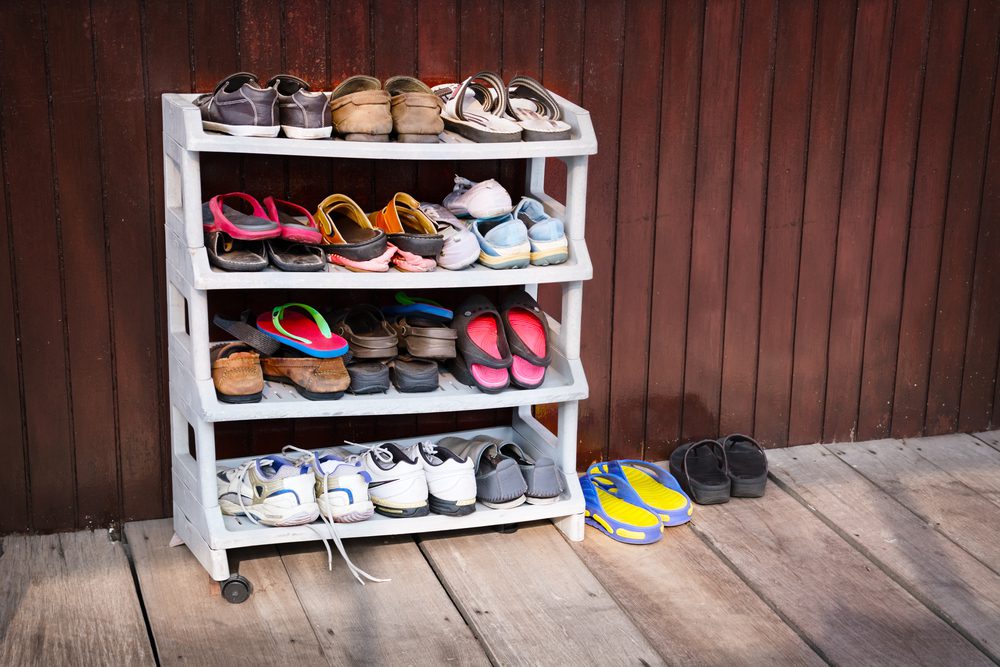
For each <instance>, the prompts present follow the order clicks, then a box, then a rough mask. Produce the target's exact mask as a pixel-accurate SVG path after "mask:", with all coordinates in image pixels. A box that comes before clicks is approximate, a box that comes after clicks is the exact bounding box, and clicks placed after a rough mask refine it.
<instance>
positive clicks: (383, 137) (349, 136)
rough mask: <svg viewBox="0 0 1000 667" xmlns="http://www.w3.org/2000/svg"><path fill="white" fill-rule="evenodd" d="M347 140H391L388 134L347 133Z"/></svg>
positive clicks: (378, 141) (345, 136)
mask: <svg viewBox="0 0 1000 667" xmlns="http://www.w3.org/2000/svg"><path fill="white" fill-rule="evenodd" d="M344 139H345V140H347V141H368V142H372V143H385V142H387V141H389V135H388V134H345V135H344Z"/></svg>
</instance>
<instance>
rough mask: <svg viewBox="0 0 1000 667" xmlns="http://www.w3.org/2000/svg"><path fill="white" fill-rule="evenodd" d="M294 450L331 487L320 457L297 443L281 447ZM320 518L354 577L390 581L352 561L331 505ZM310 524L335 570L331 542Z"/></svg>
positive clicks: (324, 484) (362, 580) (327, 564)
mask: <svg viewBox="0 0 1000 667" xmlns="http://www.w3.org/2000/svg"><path fill="white" fill-rule="evenodd" d="M293 451H294V452H299V453H300V454H303V455H304V456H302V457H300V458H299V460H298V462H301V461H302V459H303V458H304V459H307V460H311V463H310V464H309V465H310V468H312V469H314V470H318V471H319V472H321V473H322V474H323V491H324V492H326V490H327V489H328V488H329V484H330V473H329V472H326V471H325V470H323V468H322V466H320V464H319V458H318V457H317V456H316V454H315V453H314V452H310V451H309V450H306V449H300V448H299V447H296V446H295V445H285V446H284V447H282V448H281V452H282V453H283V454H285V453H289V452H293ZM298 462H297V463H298ZM319 518H320V520H322V521H323V523H325V524H326V526H327V528H329V529H330V537H332V538H333V543H334V544H335V545H336V547H337V551H339V552H340V556H341V558H343V559H344V562H345V563H347V568H348V569H349V570H350V571H351V574H353V575H354V578H355V579H357V580H358V581H359V582H360V583H361V585H362V586H364V585H365V581H364V579H362V577H364V578H365V579H368V580H369V581H376V582H385V581H390V580H389V579H379V578H378V577H373V576H372V575H370V574H368V573H367V572H365V571H364V570H362V569H361V568H360V567H358V566H357V565H355V564H354V562H353V561H351V559H350V558H349V557H348V555H347V550H346V549H344V543H343V541H342V540H341V539H340V535H338V534H337V529H336V528H334V525H333V523H334V522H333V516H332V514H331V513H330V512H329V505H327V513H326V514H324V513H323V512H322V511H320V513H319ZM308 526H309V527H310V528H312V530H313V532H315V533H316V535H318V536H319V539H320V541H321V542H322V543H323V546H324V547H326V566H327V569H329V570H331V571H332V570H333V552H332V551H331V550H330V543H329V542H327V540H326V538H325V537H324V536H323V533H322V532H321V531H320V530H319V528H317V527H316V526H315V525H314V524H311V523H310V524H308Z"/></svg>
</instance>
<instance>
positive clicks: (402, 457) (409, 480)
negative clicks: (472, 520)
mask: <svg viewBox="0 0 1000 667" xmlns="http://www.w3.org/2000/svg"><path fill="white" fill-rule="evenodd" d="M355 461H357V462H358V463H360V465H361V469H362V470H364V471H365V472H367V473H368V475H369V476H370V477H371V481H370V482H369V483H368V495H369V497H370V498H371V500H372V502H373V503H375V511H376V512H378V513H379V514H381V515H383V516H388V517H394V518H409V517H415V516H426V515H427V513H428V512H429V511H430V508H429V505H428V500H427V477H426V476H425V475H424V467H423V465H422V464H421V462H420V461H419V460H417V459H414V458H411V457H410V456H408V455H407V453H406V452H404V451H403V450H402V449H400V448H399V445H397V444H395V443H393V442H387V443H384V444H381V445H375V446H374V447H371V448H369V449H368V450H367V451H365V452H364V453H363V454H355V455H353V456H350V457H348V459H347V462H348V463H354V462H355Z"/></svg>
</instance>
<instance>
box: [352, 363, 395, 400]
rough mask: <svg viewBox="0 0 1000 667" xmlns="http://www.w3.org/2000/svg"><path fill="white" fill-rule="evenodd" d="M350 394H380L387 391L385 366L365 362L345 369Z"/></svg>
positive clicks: (387, 377) (387, 380)
mask: <svg viewBox="0 0 1000 667" xmlns="http://www.w3.org/2000/svg"><path fill="white" fill-rule="evenodd" d="M347 374H348V375H350V376H351V387H350V392H351V393H352V394H360V395H364V394H382V393H385V392H387V391H389V369H388V368H387V367H386V365H385V364H382V363H379V362H375V361H367V362H363V363H358V364H351V365H350V366H348V367H347Z"/></svg>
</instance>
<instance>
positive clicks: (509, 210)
mask: <svg viewBox="0 0 1000 667" xmlns="http://www.w3.org/2000/svg"><path fill="white" fill-rule="evenodd" d="M444 205H445V207H446V208H447V209H448V210H450V211H451V212H452V213H454V214H455V215H456V216H458V217H472V218H473V220H472V221H471V223H470V229H471V231H472V233H473V234H474V235H475V237H476V240H477V241H478V242H479V247H480V254H479V262H480V263H481V264H483V265H485V266H488V267H490V268H491V269H516V268H523V267H525V266H528V264H534V265H536V266H548V265H550V264H561V263H562V262H565V261H566V259H567V258H568V257H569V244H568V242H567V240H566V230H565V225H564V224H563V221H562V220H560V219H558V218H553V217H552V216H550V215H549V214H548V213H546V212H545V207H544V206H543V205H542V203H541V202H540V201H538V200H537V199H532V198H531V197H522V198H521V201H520V202H518V204H517V206H516V207H513V206H512V204H511V199H510V195H509V194H508V193H507V191H506V190H505V189H504V188H503V186H502V185H500V184H499V183H497V182H496V181H495V180H493V179H490V180H488V181H480V182H479V183H474V182H473V181H470V180H469V179H467V178H462V177H461V176H455V187H454V189H453V190H452V192H451V193H450V194H449V195H448V196H447V197H445V199H444Z"/></svg>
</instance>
